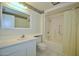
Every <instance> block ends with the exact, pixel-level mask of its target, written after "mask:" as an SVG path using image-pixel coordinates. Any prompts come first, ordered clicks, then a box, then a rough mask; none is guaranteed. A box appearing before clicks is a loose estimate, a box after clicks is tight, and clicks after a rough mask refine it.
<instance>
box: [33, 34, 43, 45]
mask: <svg viewBox="0 0 79 59" xmlns="http://www.w3.org/2000/svg"><path fill="white" fill-rule="evenodd" d="M34 37H35V38H37V40H36V43H37V44H38V43H41V42H42V35H36V36H34Z"/></svg>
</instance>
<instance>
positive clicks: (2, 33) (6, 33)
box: [0, 9, 41, 39]
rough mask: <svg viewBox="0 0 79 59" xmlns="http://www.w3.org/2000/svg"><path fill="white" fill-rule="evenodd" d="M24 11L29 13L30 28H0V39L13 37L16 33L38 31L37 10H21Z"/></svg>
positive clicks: (38, 16) (38, 15) (39, 17)
mask: <svg viewBox="0 0 79 59" xmlns="http://www.w3.org/2000/svg"><path fill="white" fill-rule="evenodd" d="M22 11H23V12H24V13H27V14H29V15H30V19H31V28H30V29H29V28H27V29H15V28H14V29H0V39H10V38H14V37H15V36H17V35H23V34H35V33H40V32H41V30H40V19H41V16H40V14H38V13H37V12H35V11H33V10H30V9H27V10H22Z"/></svg>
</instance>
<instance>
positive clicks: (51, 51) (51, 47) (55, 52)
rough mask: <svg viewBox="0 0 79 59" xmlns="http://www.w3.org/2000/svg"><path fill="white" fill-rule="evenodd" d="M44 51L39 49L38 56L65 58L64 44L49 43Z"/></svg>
mask: <svg viewBox="0 0 79 59" xmlns="http://www.w3.org/2000/svg"><path fill="white" fill-rule="evenodd" d="M45 44H46V45H47V47H46V49H45V50H44V51H40V50H39V49H37V56H64V53H63V46H62V44H59V43H55V42H47V43H45Z"/></svg>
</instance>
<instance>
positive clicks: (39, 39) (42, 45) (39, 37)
mask: <svg viewBox="0 0 79 59" xmlns="http://www.w3.org/2000/svg"><path fill="white" fill-rule="evenodd" d="M34 37H36V38H37V40H36V44H37V49H38V50H40V51H45V50H46V48H47V47H46V44H45V43H44V42H42V35H37V36H34Z"/></svg>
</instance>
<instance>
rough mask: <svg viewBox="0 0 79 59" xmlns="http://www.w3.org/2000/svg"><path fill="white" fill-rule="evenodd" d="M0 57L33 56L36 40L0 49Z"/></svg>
mask: <svg viewBox="0 0 79 59" xmlns="http://www.w3.org/2000/svg"><path fill="white" fill-rule="evenodd" d="M0 55H1V56H35V55H36V40H29V41H24V42H21V43H18V44H14V45H11V46H8V47H4V48H0Z"/></svg>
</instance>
